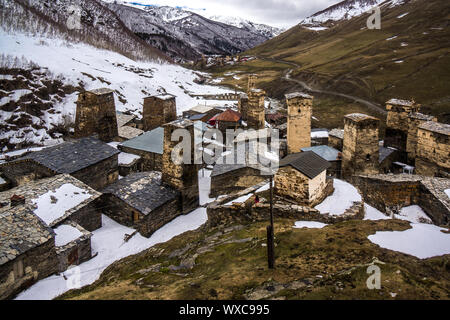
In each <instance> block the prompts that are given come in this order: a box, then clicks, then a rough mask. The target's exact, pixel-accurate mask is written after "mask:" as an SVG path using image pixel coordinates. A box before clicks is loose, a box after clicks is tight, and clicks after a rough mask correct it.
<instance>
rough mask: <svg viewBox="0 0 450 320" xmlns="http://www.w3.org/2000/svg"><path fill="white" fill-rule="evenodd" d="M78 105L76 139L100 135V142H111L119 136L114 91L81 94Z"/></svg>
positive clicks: (93, 91)
mask: <svg viewBox="0 0 450 320" xmlns="http://www.w3.org/2000/svg"><path fill="white" fill-rule="evenodd" d="M76 104H77V110H76V116H75V137H76V138H82V137H88V136H91V135H93V134H98V136H99V139H100V140H102V141H104V142H111V141H112V140H114V138H115V137H117V136H118V135H119V132H118V128H117V116H116V105H115V103H114V92H113V91H112V90H110V89H106V88H102V89H95V90H92V91H86V92H83V93H80V94H79V95H78V100H77V102H76Z"/></svg>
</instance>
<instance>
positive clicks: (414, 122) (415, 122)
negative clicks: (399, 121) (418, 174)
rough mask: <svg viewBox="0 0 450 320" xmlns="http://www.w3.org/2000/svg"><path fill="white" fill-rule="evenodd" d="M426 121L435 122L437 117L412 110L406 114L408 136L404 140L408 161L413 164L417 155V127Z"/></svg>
mask: <svg viewBox="0 0 450 320" xmlns="http://www.w3.org/2000/svg"><path fill="white" fill-rule="evenodd" d="M427 121H433V122H437V118H435V117H433V116H429V115H425V114H422V113H418V112H414V113H411V114H410V115H409V116H408V137H407V140H406V152H407V153H408V163H409V164H412V165H414V164H415V159H416V156H417V140H418V136H417V135H418V131H419V127H420V126H421V125H422V124H424V123H425V122H427Z"/></svg>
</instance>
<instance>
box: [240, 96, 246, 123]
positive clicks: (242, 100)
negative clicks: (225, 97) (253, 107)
mask: <svg viewBox="0 0 450 320" xmlns="http://www.w3.org/2000/svg"><path fill="white" fill-rule="evenodd" d="M247 110H248V96H247V95H245V96H244V95H242V96H241V97H239V102H238V111H239V113H240V114H241V116H242V120H244V121H247Z"/></svg>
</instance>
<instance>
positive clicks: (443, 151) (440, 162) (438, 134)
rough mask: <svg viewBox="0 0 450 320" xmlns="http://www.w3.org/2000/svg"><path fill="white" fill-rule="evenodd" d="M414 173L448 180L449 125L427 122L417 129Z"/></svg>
mask: <svg viewBox="0 0 450 320" xmlns="http://www.w3.org/2000/svg"><path fill="white" fill-rule="evenodd" d="M416 172H417V174H419V175H425V176H435V177H444V178H450V125H448V124H444V123H439V122H433V121H428V122H425V123H424V124H422V125H421V126H420V127H419V129H418V133H417V158H416Z"/></svg>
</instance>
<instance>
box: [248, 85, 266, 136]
mask: <svg viewBox="0 0 450 320" xmlns="http://www.w3.org/2000/svg"><path fill="white" fill-rule="evenodd" d="M265 96H266V93H265V92H264V91H263V90H259V89H252V90H250V91H249V92H248V106H247V125H248V128H250V129H255V130H259V129H264V128H265V127H266V115H265V106H264V101H265Z"/></svg>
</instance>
